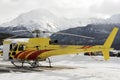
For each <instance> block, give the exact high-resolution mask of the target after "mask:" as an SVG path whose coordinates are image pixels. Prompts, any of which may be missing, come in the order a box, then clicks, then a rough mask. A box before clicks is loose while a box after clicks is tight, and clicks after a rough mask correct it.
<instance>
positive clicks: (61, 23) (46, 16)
mask: <svg viewBox="0 0 120 80" xmlns="http://www.w3.org/2000/svg"><path fill="white" fill-rule="evenodd" d="M47 24H50V25H52V26H47ZM21 25H23V26H25V27H27V28H28V29H30V30H34V29H41V30H51V31H59V30H63V29H68V28H70V27H74V26H78V25H79V24H78V23H77V22H75V21H73V20H69V19H67V18H61V17H57V16H56V15H54V14H53V13H52V12H50V11H48V10H45V9H37V10H32V11H30V12H27V13H23V14H21V15H20V16H18V17H17V18H15V19H14V20H12V21H10V22H8V23H4V24H2V25H1V26H3V27H8V26H13V27H15V26H21Z"/></svg>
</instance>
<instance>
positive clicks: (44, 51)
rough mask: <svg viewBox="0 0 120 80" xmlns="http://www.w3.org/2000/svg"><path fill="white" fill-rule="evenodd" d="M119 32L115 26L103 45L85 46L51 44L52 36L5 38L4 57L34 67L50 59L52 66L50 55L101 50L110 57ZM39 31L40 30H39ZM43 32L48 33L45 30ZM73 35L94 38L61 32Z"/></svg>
mask: <svg viewBox="0 0 120 80" xmlns="http://www.w3.org/2000/svg"><path fill="white" fill-rule="evenodd" d="M117 32H118V28H117V27H115V28H114V29H113V30H112V32H111V33H110V35H109V36H108V38H107V40H106V41H105V43H104V44H103V45H94V46H89V45H88V46H85V45H56V44H51V39H50V38H44V37H38V34H36V36H37V37H35V38H27V39H26V38H23V39H19V38H18V39H5V40H4V41H3V59H4V60H10V61H11V62H12V64H13V65H14V66H17V65H16V64H15V61H18V62H20V63H21V66H22V67H23V64H24V63H26V62H27V63H29V64H30V65H31V66H32V67H37V66H39V61H45V60H46V59H48V60H49V66H50V67H51V62H50V59H49V57H51V56H57V55H65V54H76V53H85V52H99V51H101V52H102V54H103V56H104V59H105V60H108V59H109V51H110V50H112V49H113V48H111V45H112V43H113V40H114V38H115V36H116V34H117ZM37 33H39V31H37ZM43 33H46V32H45V31H44V32H43ZM57 34H65V35H72V36H78V37H84V38H92V37H86V36H80V35H74V34H68V33H60V32H58V33H57Z"/></svg>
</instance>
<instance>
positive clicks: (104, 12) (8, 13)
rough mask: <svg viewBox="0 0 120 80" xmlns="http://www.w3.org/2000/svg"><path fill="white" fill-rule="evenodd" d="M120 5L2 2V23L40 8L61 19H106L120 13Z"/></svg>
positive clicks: (68, 0) (72, 0) (92, 0)
mask: <svg viewBox="0 0 120 80" xmlns="http://www.w3.org/2000/svg"><path fill="white" fill-rule="evenodd" d="M119 4H120V1H119V0H0V23H2V22H6V21H9V20H12V19H13V18H15V17H16V16H18V15H20V14H21V13H25V12H28V11H30V10H33V9H38V8H43V9H47V10H50V11H51V12H53V13H54V14H56V15H57V16H59V17H67V18H78V17H86V18H89V17H101V16H103V17H105V16H108V15H111V14H116V13H119V12H120V8H119V7H120V5H119Z"/></svg>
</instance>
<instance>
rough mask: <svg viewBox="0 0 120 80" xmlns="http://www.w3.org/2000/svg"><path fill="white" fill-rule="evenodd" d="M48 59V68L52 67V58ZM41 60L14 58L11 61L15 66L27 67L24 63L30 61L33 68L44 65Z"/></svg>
mask: <svg viewBox="0 0 120 80" xmlns="http://www.w3.org/2000/svg"><path fill="white" fill-rule="evenodd" d="M46 60H48V62H49V66H48V68H52V65H51V60H50V58H47V59H46ZM39 62H40V61H38V60H30V61H25V60H19V61H15V60H12V61H11V63H12V64H13V65H14V66H15V67H20V68H23V67H25V66H24V63H28V64H29V65H30V66H31V68H36V67H40V66H42V65H41V64H40V63H39Z"/></svg>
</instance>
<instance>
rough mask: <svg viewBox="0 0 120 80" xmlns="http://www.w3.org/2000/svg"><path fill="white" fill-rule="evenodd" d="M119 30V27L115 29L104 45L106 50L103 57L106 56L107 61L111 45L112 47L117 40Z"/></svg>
mask: <svg viewBox="0 0 120 80" xmlns="http://www.w3.org/2000/svg"><path fill="white" fill-rule="evenodd" d="M118 30H119V29H118V28H117V27H115V28H114V29H113V30H112V32H111V33H110V35H109V36H108V38H107V40H106V41H105V43H104V45H103V47H104V49H103V51H102V53H103V56H104V59H105V60H108V59H109V50H110V47H111V45H112V43H113V41H114V39H115V36H116V34H117V32H118Z"/></svg>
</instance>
